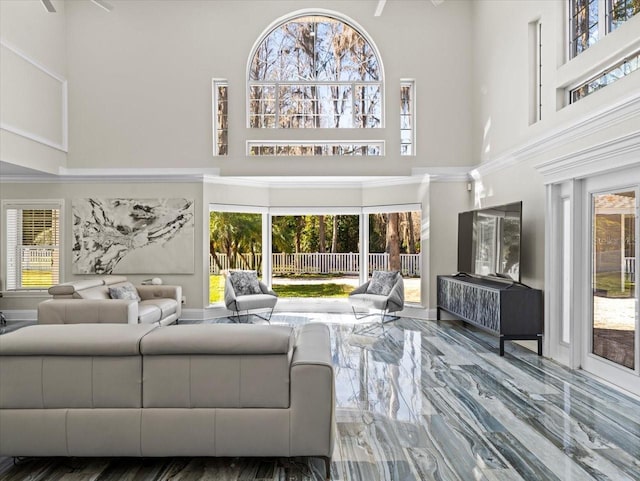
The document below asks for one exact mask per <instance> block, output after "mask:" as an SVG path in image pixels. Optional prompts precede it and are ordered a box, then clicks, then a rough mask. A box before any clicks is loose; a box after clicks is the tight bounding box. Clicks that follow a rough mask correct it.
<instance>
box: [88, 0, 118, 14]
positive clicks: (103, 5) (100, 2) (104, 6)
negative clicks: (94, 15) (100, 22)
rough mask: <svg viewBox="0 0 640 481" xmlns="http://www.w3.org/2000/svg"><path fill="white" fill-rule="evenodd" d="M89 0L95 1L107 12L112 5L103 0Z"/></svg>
mask: <svg viewBox="0 0 640 481" xmlns="http://www.w3.org/2000/svg"><path fill="white" fill-rule="evenodd" d="M91 1H92V2H93V3H95V4H96V5H97V6H98V7H100V8H102V9H104V10H106V11H107V12H110V11H111V10H113V5H111V4H110V3H107V2H105V1H104V0H91Z"/></svg>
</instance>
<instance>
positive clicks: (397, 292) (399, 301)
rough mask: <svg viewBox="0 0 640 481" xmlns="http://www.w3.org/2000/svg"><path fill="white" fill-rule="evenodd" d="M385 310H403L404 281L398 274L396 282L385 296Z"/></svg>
mask: <svg viewBox="0 0 640 481" xmlns="http://www.w3.org/2000/svg"><path fill="white" fill-rule="evenodd" d="M387 309H388V310H389V312H397V311H401V310H402V309H404V279H402V277H401V276H400V274H398V280H397V281H396V283H395V284H394V286H393V288H392V289H391V292H389V295H388V296H387Z"/></svg>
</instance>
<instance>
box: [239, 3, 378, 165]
mask: <svg viewBox="0 0 640 481" xmlns="http://www.w3.org/2000/svg"><path fill="white" fill-rule="evenodd" d="M248 86H249V89H248V90H249V102H248V125H249V127H251V128H282V129H300V128H314V129H317V128H327V129H333V128H376V127H382V126H383V123H384V122H383V109H382V105H383V102H382V99H383V75H382V65H381V62H380V60H379V58H378V54H377V52H376V49H375V48H374V47H373V46H372V44H371V42H370V41H368V40H367V38H366V37H365V36H364V35H363V34H362V33H361V32H360V31H358V29H356V28H355V27H353V26H352V25H349V24H347V23H345V21H343V20H340V19H339V18H336V17H333V16H330V15H327V14H321V15H320V14H318V15H310V14H303V15H298V16H295V17H293V18H290V19H288V20H286V21H284V22H282V23H280V24H278V25H277V26H276V27H275V28H273V29H272V30H270V31H269V32H268V33H267V34H266V35H265V36H264V37H263V38H262V40H261V41H260V42H259V43H258V44H257V46H256V48H255V50H254V51H253V54H252V57H251V61H250V63H249V72H248ZM315 148H317V146H316V147H315ZM365 155H366V154H365Z"/></svg>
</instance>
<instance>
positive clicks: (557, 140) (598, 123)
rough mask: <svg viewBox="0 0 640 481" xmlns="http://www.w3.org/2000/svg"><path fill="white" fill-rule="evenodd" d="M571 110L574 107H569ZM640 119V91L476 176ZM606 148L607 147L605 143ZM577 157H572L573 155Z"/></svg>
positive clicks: (543, 136)
mask: <svg viewBox="0 0 640 481" xmlns="http://www.w3.org/2000/svg"><path fill="white" fill-rule="evenodd" d="M565 108H571V106H568V107H565ZM638 117H640V91H638V92H634V93H633V94H631V95H629V96H626V97H625V98H623V99H621V100H619V101H617V102H615V103H613V104H611V105H608V106H606V107H604V108H601V109H599V110H596V111H594V112H590V113H589V114H588V115H585V116H584V117H582V118H581V119H579V120H578V121H567V122H564V123H563V124H561V125H560V126H558V127H556V128H554V129H551V130H550V131H547V132H545V133H544V134H541V135H538V136H537V137H535V138H533V139H532V140H530V141H528V142H525V143H524V144H523V145H522V146H520V147H518V148H516V149H513V150H511V151H508V152H506V153H504V154H502V155H500V156H498V157H496V158H494V159H492V160H489V161H486V162H482V163H480V164H479V165H478V166H476V167H475V168H473V169H472V170H471V172H470V173H471V175H472V177H474V178H476V177H482V176H486V175H488V174H491V173H494V172H498V171H500V170H503V169H505V168H507V167H510V166H513V165H516V164H518V163H521V162H524V161H527V160H531V159H532V158H534V157H536V156H540V155H543V154H545V153H548V152H550V151H552V150H554V149H557V148H558V147H561V146H563V145H566V144H569V143H571V142H575V141H577V140H580V139H582V138H585V137H589V136H590V135H593V134H594V133H597V132H599V131H601V130H603V129H605V128H611V127H613V126H615V125H617V124H620V123H623V122H628V121H630V120H633V119H636V118H638ZM602 145H605V144H602ZM571 155H574V154H570V155H569V156H571Z"/></svg>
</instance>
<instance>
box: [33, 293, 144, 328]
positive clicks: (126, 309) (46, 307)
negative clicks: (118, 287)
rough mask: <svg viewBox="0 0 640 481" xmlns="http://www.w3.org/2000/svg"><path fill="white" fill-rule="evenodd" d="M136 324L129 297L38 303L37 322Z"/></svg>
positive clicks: (134, 304) (135, 310)
mask: <svg viewBox="0 0 640 481" xmlns="http://www.w3.org/2000/svg"><path fill="white" fill-rule="evenodd" d="M83 323H93V324H102V323H110V324H137V323H138V302H137V301H133V300H130V299H49V300H46V301H43V302H41V303H40V304H38V324H83Z"/></svg>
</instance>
